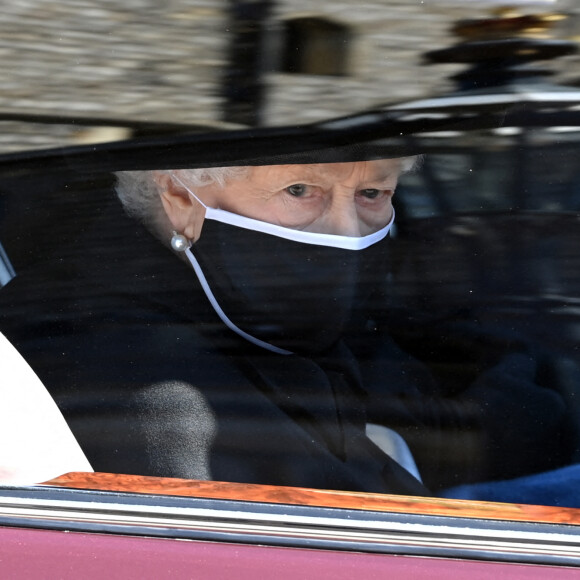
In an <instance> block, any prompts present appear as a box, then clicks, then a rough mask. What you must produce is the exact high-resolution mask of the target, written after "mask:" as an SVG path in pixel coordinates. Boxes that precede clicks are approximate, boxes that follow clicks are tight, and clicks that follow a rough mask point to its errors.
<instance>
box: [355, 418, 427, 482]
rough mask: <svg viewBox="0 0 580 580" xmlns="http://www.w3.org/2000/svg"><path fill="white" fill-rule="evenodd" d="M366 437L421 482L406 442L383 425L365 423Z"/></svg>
mask: <svg viewBox="0 0 580 580" xmlns="http://www.w3.org/2000/svg"><path fill="white" fill-rule="evenodd" d="M366 433H367V437H368V438H369V439H370V440H371V441H372V442H373V443H374V444H375V445H376V446H377V447H378V448H379V449H381V450H382V451H384V452H385V453H386V454H387V455H388V456H389V457H390V458H391V459H394V460H395V461H396V462H397V463H398V464H399V465H400V466H401V467H404V468H405V469H406V470H407V471H408V472H409V473H410V474H411V475H414V476H415V477H416V478H417V479H418V480H419V481H421V474H420V473H419V469H418V468H417V464H416V463H415V460H414V459H413V454H412V453H411V450H410V449H409V446H408V445H407V442H406V441H405V440H404V439H403V438H402V437H401V436H400V435H399V434H398V433H397V432H396V431H393V430H392V429H389V428H388V427H384V426H383V425H375V424H374V423H367V426H366Z"/></svg>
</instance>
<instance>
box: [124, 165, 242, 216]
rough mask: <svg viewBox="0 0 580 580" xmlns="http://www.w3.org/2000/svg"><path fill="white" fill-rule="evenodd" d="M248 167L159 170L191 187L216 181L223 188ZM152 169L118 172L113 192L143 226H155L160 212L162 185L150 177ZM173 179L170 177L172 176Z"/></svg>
mask: <svg viewBox="0 0 580 580" xmlns="http://www.w3.org/2000/svg"><path fill="white" fill-rule="evenodd" d="M247 170H248V168H247V167H207V168H202V169H180V170H174V171H171V172H169V171H162V172H160V173H168V174H170V175H171V176H172V174H175V175H177V177H179V179H180V180H181V181H183V183H185V184H186V185H187V186H189V187H191V188H192V189H195V188H198V187H205V186H206V185H213V184H217V185H219V186H220V187H224V186H225V185H226V183H227V182H228V181H229V180H230V179H234V178H236V177H241V176H242V175H244V174H245V173H247ZM152 173H153V172H152V171H118V172H117V173H116V174H115V175H116V177H117V184H116V187H115V189H116V191H117V196H118V197H119V199H120V200H121V203H122V204H123V207H124V208H125V211H126V212H127V213H128V214H129V215H130V216H132V217H134V218H136V219H138V220H139V221H141V222H143V223H144V224H145V225H148V226H153V227H155V226H156V225H157V224H158V223H159V222H158V220H159V219H160V216H161V215H163V207H162V204H161V196H160V194H161V193H162V191H161V187H160V186H159V185H158V184H157V182H156V180H155V179H153V175H152ZM172 179H173V176H172Z"/></svg>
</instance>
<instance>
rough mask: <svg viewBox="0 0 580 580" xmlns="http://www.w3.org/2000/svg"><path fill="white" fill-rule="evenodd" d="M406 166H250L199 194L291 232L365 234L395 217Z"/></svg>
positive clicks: (381, 163)
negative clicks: (222, 184) (395, 198)
mask: <svg viewBox="0 0 580 580" xmlns="http://www.w3.org/2000/svg"><path fill="white" fill-rule="evenodd" d="M401 163H402V162H401V160H400V159H381V160H377V161H360V162H351V163H321V164H312V165H306V164H305V165H270V166H260V167H250V168H249V171H248V173H247V174H246V175H244V176H243V177H241V178H235V179H233V180H231V181H229V182H228V183H227V184H226V186H225V187H224V188H222V187H220V186H219V185H210V186H206V187H203V188H198V189H197V190H196V191H195V193H196V195H197V196H198V197H199V198H200V199H201V200H202V201H203V202H204V204H206V205H208V206H211V207H215V208H220V209H224V210H227V211H230V212H233V213H237V214H240V215H243V216H246V217H250V218H254V219H257V220H261V221H265V222H269V223H273V224H277V225H280V226H284V227H287V228H292V229H298V230H304V231H310V232H317V233H326V234H336V235H342V236H365V235H368V234H370V233H373V232H375V231H377V230H379V229H381V228H382V227H384V226H385V225H386V224H387V223H388V222H389V221H390V219H391V216H392V211H393V208H392V204H391V198H392V196H393V194H394V192H395V187H396V185H397V180H398V177H399V174H400V172H401ZM194 203H196V202H195V200H194Z"/></svg>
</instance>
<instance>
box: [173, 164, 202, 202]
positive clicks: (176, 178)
mask: <svg viewBox="0 0 580 580" xmlns="http://www.w3.org/2000/svg"><path fill="white" fill-rule="evenodd" d="M170 175H171V178H172V179H175V181H177V183H179V185H181V187H183V188H184V189H185V190H186V191H187V193H189V195H191V196H192V197H193V198H194V199H195V200H196V201H197V202H199V204H200V205H202V206H203V208H204V209H206V210H208V209H209V208H208V207H207V205H205V203H203V201H201V199H199V197H197V195H195V193H193V191H191V189H189V187H187V185H185V183H183V181H182V180H181V179H180V178H179V177H177V175H175V173H173V172H171V173H170Z"/></svg>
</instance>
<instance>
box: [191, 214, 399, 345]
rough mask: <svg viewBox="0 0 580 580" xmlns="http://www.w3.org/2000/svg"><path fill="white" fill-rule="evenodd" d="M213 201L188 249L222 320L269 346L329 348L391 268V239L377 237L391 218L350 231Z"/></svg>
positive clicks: (250, 338)
mask: <svg viewBox="0 0 580 580" xmlns="http://www.w3.org/2000/svg"><path fill="white" fill-rule="evenodd" d="M208 209H210V210H211V212H209V211H208V213H207V214H206V220H205V222H204V226H203V232H202V235H201V237H200V239H199V241H197V242H196V243H195V244H194V245H193V246H191V247H190V248H188V249H187V250H186V254H187V257H188V258H189V260H190V262H191V264H192V266H193V267H194V269H195V271H196V274H197V276H198V278H199V280H200V282H201V284H202V286H203V287H204V291H205V292H206V295H207V296H208V298H209V300H210V302H211V303H212V306H213V307H214V309H215V310H216V312H217V313H218V315H219V316H220V317H221V318H222V320H223V321H224V323H225V324H227V325H228V326H229V327H230V328H231V329H232V330H233V331H234V332H237V333H238V334H240V335H241V336H243V337H244V338H246V339H247V340H249V341H250V342H253V343H254V344H258V345H259V346H262V347H264V348H266V349H268V350H272V351H274V352H278V353H281V354H291V353H305V354H306V353H315V352H320V351H323V350H325V349H327V348H328V347H330V346H331V345H332V344H333V343H335V342H336V341H337V340H338V338H340V336H341V334H342V332H343V330H344V327H345V325H346V324H347V322H348V320H349V318H350V316H351V312H352V309H353V307H354V306H355V304H357V303H359V302H360V301H361V300H364V297H365V295H367V294H368V293H369V292H370V291H371V290H372V289H373V287H375V286H376V285H377V284H380V283H381V281H382V279H383V278H384V276H385V275H386V274H385V271H386V268H385V265H384V264H385V255H384V253H385V246H386V244H384V243H377V242H378V241H380V240H381V239H382V238H384V237H385V236H386V235H387V233H388V230H389V228H390V225H391V224H389V225H388V226H386V227H385V228H383V229H382V230H380V231H379V232H376V233H375V234H372V235H371V236H366V237H362V238H351V237H343V236H335V235H326V234H316V233H309V232H301V231H296V230H290V229H288V228H282V227H280V226H275V225H272V224H265V222H258V221H257V220H252V219H249V218H244V217H243V216H237V215H236V214H231V213H229V212H224V211H222V210H213V209H212V208H208ZM212 212H213V213H212ZM216 214H218V215H219V217H218V216H216ZM232 216H233V217H232ZM232 222H235V223H236V225H234V224H233V223H232ZM391 223H392V221H391ZM256 229H259V230H261V231H256ZM266 232H267V233H266ZM288 237H291V238H292V239H288ZM328 244H331V245H328ZM337 246H338V247H337Z"/></svg>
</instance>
